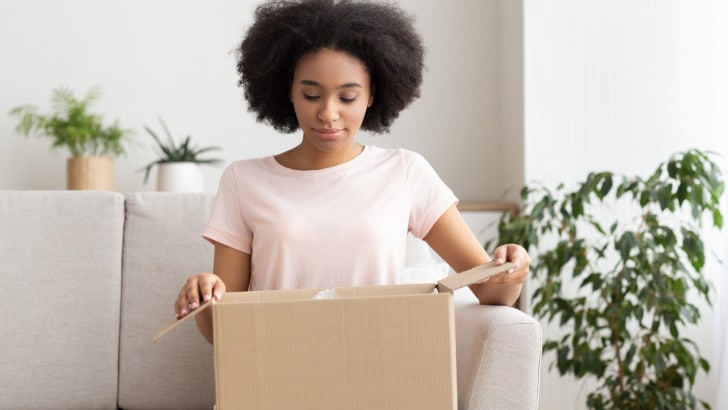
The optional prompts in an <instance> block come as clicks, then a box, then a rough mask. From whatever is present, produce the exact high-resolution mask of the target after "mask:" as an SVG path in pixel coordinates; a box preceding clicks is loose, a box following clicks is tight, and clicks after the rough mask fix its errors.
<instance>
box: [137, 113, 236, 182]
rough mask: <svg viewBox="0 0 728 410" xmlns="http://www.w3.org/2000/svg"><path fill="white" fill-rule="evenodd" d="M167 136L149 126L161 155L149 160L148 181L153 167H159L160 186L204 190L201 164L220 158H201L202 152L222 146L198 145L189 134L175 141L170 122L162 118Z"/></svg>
mask: <svg viewBox="0 0 728 410" xmlns="http://www.w3.org/2000/svg"><path fill="white" fill-rule="evenodd" d="M159 123H160V124H161V126H162V129H163V130H164V133H165V135H166V139H165V140H162V138H161V137H160V136H159V135H158V134H157V133H156V132H154V130H152V129H151V128H149V127H148V126H145V127H144V129H145V130H146V131H147V133H148V134H149V135H150V136H151V137H152V139H153V140H154V142H155V144H156V146H155V147H156V150H157V152H158V154H159V157H158V158H157V159H156V160H154V161H152V162H150V163H149V164H147V165H146V166H145V167H144V168H143V170H144V183H146V182H147V180H148V179H149V173H150V172H151V170H152V168H154V167H157V190H158V191H168V192H201V191H202V188H203V182H202V173H201V171H200V168H199V165H200V164H217V163H220V162H221V161H222V160H221V159H218V158H201V157H200V156H201V154H204V153H206V152H210V151H216V150H220V147H195V146H193V145H192V142H191V140H192V137H191V136H189V135H188V136H187V137H185V138H184V139H182V140H181V141H180V142H177V141H175V139H174V137H173V136H172V133H171V132H169V128H167V124H165V123H164V121H163V120H162V119H161V118H159Z"/></svg>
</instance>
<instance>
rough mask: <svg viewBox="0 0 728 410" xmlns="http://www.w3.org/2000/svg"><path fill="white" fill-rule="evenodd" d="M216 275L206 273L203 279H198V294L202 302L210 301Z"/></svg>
mask: <svg viewBox="0 0 728 410" xmlns="http://www.w3.org/2000/svg"><path fill="white" fill-rule="evenodd" d="M216 279H217V278H216V277H215V276H214V275H206V276H205V277H204V279H203V280H201V281H200V285H199V287H200V295H201V296H202V303H204V302H208V301H210V299H212V287H213V285H214V284H215V281H216Z"/></svg>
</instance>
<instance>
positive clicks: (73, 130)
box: [10, 87, 131, 190]
mask: <svg viewBox="0 0 728 410" xmlns="http://www.w3.org/2000/svg"><path fill="white" fill-rule="evenodd" d="M100 95H101V91H100V88H99V87H93V88H91V90H89V91H88V93H86V95H85V96H84V97H83V98H80V99H79V98H76V97H75V96H74V95H73V92H71V91H70V90H69V89H67V88H57V89H55V90H53V94H52V98H51V101H52V105H53V110H52V111H51V112H49V113H45V114H42V113H39V112H38V107H37V106H34V105H22V106H18V107H15V108H13V109H12V110H11V111H10V114H11V115H13V116H16V117H18V118H19V123H18V125H17V127H16V130H17V131H18V132H20V133H22V134H24V135H26V136H27V135H31V134H34V135H39V136H44V137H48V138H50V139H51V140H52V145H51V147H52V148H65V149H67V150H68V151H69V153H70V155H71V157H70V158H69V159H68V162H67V186H68V189H99V190H113V186H114V173H113V169H114V167H113V158H114V157H117V156H119V155H122V154H124V153H125V143H126V137H127V136H128V135H129V134H131V132H130V131H129V130H125V129H122V128H121V127H120V126H119V124H118V121H117V122H114V123H113V124H111V125H104V123H103V117H102V116H101V115H99V114H94V113H91V112H89V107H90V106H91V105H92V104H93V103H94V102H95V101H96V100H97V99H98V98H99V96H100Z"/></svg>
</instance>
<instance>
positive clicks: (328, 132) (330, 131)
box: [314, 128, 344, 138]
mask: <svg viewBox="0 0 728 410" xmlns="http://www.w3.org/2000/svg"><path fill="white" fill-rule="evenodd" d="M314 131H316V132H317V133H318V134H319V135H321V137H323V138H336V137H338V136H339V135H341V133H342V132H343V131H344V130H342V129H338V128H316V129H315V130H314Z"/></svg>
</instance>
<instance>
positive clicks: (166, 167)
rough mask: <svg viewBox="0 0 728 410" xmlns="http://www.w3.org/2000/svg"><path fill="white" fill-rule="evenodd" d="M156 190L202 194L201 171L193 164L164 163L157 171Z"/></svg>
mask: <svg viewBox="0 0 728 410" xmlns="http://www.w3.org/2000/svg"><path fill="white" fill-rule="evenodd" d="M157 190H158V191H164V192H202V191H203V183H202V171H200V166H199V165H198V164H196V163H194V162H166V163H162V164H159V166H158V169H157Z"/></svg>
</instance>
